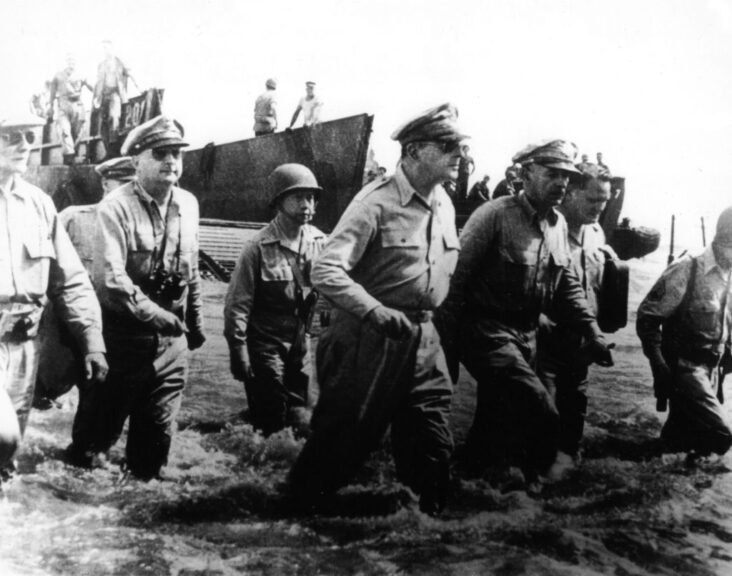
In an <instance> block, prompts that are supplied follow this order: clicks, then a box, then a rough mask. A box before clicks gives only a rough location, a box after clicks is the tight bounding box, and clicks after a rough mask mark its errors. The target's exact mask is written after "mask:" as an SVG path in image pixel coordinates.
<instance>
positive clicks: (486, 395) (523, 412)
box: [441, 140, 611, 488]
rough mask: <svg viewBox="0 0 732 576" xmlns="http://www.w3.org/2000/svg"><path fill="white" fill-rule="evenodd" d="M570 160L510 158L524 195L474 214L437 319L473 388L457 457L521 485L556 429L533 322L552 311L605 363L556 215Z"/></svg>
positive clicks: (556, 145) (567, 146) (538, 466)
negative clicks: (516, 476) (513, 474)
mask: <svg viewBox="0 0 732 576" xmlns="http://www.w3.org/2000/svg"><path fill="white" fill-rule="evenodd" d="M575 155H576V147H575V146H574V144H572V143H569V142H565V141H563V140H550V141H544V142H541V143H538V144H532V145H530V146H527V147H526V148H524V149H523V150H521V151H520V152H519V153H517V154H516V155H515V156H514V157H513V162H514V163H516V162H520V163H521V166H522V168H521V179H522V181H523V182H524V191H523V192H522V193H521V194H519V195H518V196H507V197H504V198H500V199H499V200H494V201H492V202H488V203H486V204H484V205H483V206H481V207H480V208H478V210H476V211H475V212H473V215H472V216H471V217H470V219H469V220H468V222H467V224H466V225H465V228H464V230H463V235H462V237H461V252H460V260H459V262H458V266H457V269H456V271H455V276H454V277H453V279H452V284H451V288H450V296H449V297H448V301H447V302H446V305H445V308H444V309H443V311H441V312H442V313H444V317H445V319H446V320H445V322H444V325H445V326H446V334H448V338H451V337H455V336H454V335H455V334H457V333H458V330H459V334H460V336H461V340H460V342H461V344H460V349H461V350H462V351H463V354H462V359H463V363H464V364H465V367H466V368H467V369H468V371H469V372H470V373H471V374H472V375H473V376H474V377H475V379H476V380H477V381H478V398H477V402H478V405H477V409H476V413H475V421H474V423H473V427H472V429H471V431H470V435H469V438H468V444H467V446H468V447H467V449H466V456H467V457H469V458H471V459H472V460H473V463H474V464H476V463H483V462H488V463H490V464H492V465H493V466H495V468H494V470H495V471H498V472H503V471H505V470H507V469H508V468H510V467H518V468H519V469H520V470H521V471H522V472H523V476H524V480H525V481H526V482H527V483H528V484H529V485H531V484H534V483H535V482H536V481H537V480H539V475H541V474H544V473H546V471H547V470H548V468H549V467H550V466H551V464H552V463H553V462H554V459H555V456H556V451H557V437H558V431H559V415H558V413H557V409H556V406H555V404H554V400H553V399H552V397H551V394H550V393H549V391H548V390H547V389H546V387H545V386H544V384H543V383H542V382H541V380H540V379H539V377H538V376H537V375H536V373H535V371H534V367H533V365H534V355H535V336H536V327H537V323H538V320H539V314H540V313H541V312H542V311H544V310H545V309H546V308H547V307H548V305H549V304H552V305H554V306H555V307H556V309H557V311H558V314H559V315H560V316H561V317H562V318H566V321H567V322H570V323H571V324H572V325H575V326H577V328H578V329H579V330H580V332H581V333H582V334H583V336H585V337H586V338H587V340H588V355H589V356H591V357H593V358H595V359H597V360H599V361H602V362H603V363H609V362H611V357H610V352H609V350H608V348H607V346H606V345H605V344H604V341H603V339H602V335H601V333H600V329H599V327H598V326H597V322H596V321H595V318H594V316H593V314H592V312H591V311H590V309H589V308H588V306H587V301H586V300H585V297H584V293H583V290H582V286H581V285H580V283H579V281H578V279H577V276H576V275H575V274H574V272H573V271H572V270H571V268H570V260H569V246H568V244H567V225H566V222H565V221H564V217H563V216H562V215H561V214H560V213H558V212H557V211H556V206H557V205H558V204H559V203H560V202H561V201H562V199H563V198H564V193H565V191H566V188H567V184H568V182H569V176H570V174H575V173H577V170H576V169H575V167H574V163H573V162H574V158H575ZM534 487H535V488H538V487H539V485H538V484H537V485H534Z"/></svg>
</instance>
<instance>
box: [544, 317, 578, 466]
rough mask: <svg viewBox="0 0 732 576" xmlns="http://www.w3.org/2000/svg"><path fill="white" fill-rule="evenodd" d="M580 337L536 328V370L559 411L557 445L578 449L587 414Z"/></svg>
mask: <svg viewBox="0 0 732 576" xmlns="http://www.w3.org/2000/svg"><path fill="white" fill-rule="evenodd" d="M581 343H582V340H581V337H580V336H579V335H578V334H576V333H573V332H572V331H570V330H565V329H562V328H558V327H557V328H554V329H551V330H550V329H541V328H540V329H539V333H538V338H537V369H536V372H537V374H538V376H539V378H540V379H541V381H542V382H543V383H544V386H546V388H547V389H548V390H549V392H550V394H551V395H552V397H553V398H554V402H555V404H556V407H557V411H558V412H559V444H558V448H559V450H561V451H562V452H564V453H565V454H569V455H571V456H576V455H577V454H578V452H579V447H580V442H581V440H582V434H583V432H584V426H585V417H586V415H587V388H588V378H587V366H585V365H583V364H581V363H579V362H578V361H577V360H578V354H579V350H580V346H581Z"/></svg>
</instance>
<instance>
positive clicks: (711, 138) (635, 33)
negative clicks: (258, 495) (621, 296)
mask: <svg viewBox="0 0 732 576" xmlns="http://www.w3.org/2000/svg"><path fill="white" fill-rule="evenodd" d="M108 21H110V22H108ZM5 24H6V25H5V32H4V34H3V37H2V39H1V40H0V45H2V46H3V48H4V53H5V54H6V55H7V54H22V56H16V57H14V58H7V57H6V58H5V59H4V61H3V62H2V63H0V70H2V73H3V78H5V79H6V84H9V85H8V86H6V87H5V89H4V90H3V94H2V96H0V113H4V112H6V111H8V110H12V109H13V108H15V109H17V108H18V107H19V106H26V105H27V104H26V102H27V100H28V98H29V97H30V95H31V94H32V93H33V92H35V91H38V90H39V89H40V88H41V87H42V85H43V82H44V81H45V80H47V79H50V78H51V77H52V76H53V75H54V74H55V72H56V71H58V70H60V69H61V68H62V67H63V65H64V60H65V55H66V53H69V52H70V53H73V54H75V56H76V59H77V62H78V64H77V68H78V69H79V71H80V72H83V73H84V75H86V76H87V77H88V78H89V80H90V81H91V82H92V83H93V82H94V76H95V71H96V64H97V63H98V62H99V60H100V59H101V57H102V50H101V45H100V44H101V41H102V40H103V39H106V38H108V39H111V40H112V41H113V43H114V46H115V51H116V52H117V54H118V55H119V56H120V57H121V58H122V59H123V60H124V61H125V63H126V64H127V65H128V66H130V68H131V69H132V71H133V74H134V76H135V78H136V80H137V82H138V84H139V85H140V87H141V88H143V89H144V88H148V87H159V88H164V89H165V110H166V113H168V114H171V115H172V116H174V117H176V118H178V119H179V120H180V121H181V122H182V123H183V125H184V126H185V128H186V136H187V138H188V140H189V141H190V142H191V144H192V145H194V146H196V147H198V146H202V145H204V144H205V143H207V142H210V141H214V142H216V143H224V142H227V141H233V140H241V139H243V138H249V137H251V136H252V135H253V134H252V123H253V121H252V110H253V106H254V99H255V98H256V96H257V95H258V94H259V93H260V92H262V91H263V89H264V81H265V80H266V79H267V78H268V77H275V78H277V80H278V84H279V86H278V100H279V116H280V129H282V128H284V127H285V126H286V125H288V124H289V120H290V117H291V115H292V112H293V111H294V109H295V106H296V104H297V100H298V99H299V98H300V96H301V95H302V94H303V93H304V82H305V81H306V80H315V81H317V83H318V89H317V90H318V94H319V96H320V97H321V98H322V99H323V101H324V102H325V106H324V109H323V119H324V120H329V119H335V118H339V117H343V116H350V115H353V114H360V113H369V114H373V115H374V132H373V134H372V141H371V142H372V147H373V149H374V150H375V153H376V159H377V160H378V162H379V163H380V164H382V165H384V166H386V167H387V168H388V169H389V170H391V169H392V168H393V166H394V164H395V163H396V160H397V157H398V146H397V145H396V144H395V143H393V142H392V141H391V140H389V134H390V133H391V131H392V130H393V129H394V128H395V127H396V126H397V125H399V124H401V123H402V122H403V121H404V120H405V119H406V118H408V117H410V116H412V115H414V114H415V113H417V112H419V111H421V110H423V109H425V108H428V107H430V106H433V105H436V104H438V103H441V102H444V101H451V102H453V103H455V104H456V105H457V106H458V108H459V110H460V120H461V122H462V124H463V126H464V129H465V130H466V131H467V132H468V133H470V134H471V135H472V136H473V140H472V143H471V149H472V153H473V155H474V158H475V160H476V173H475V175H474V177H473V178H479V177H481V176H482V175H483V174H484V173H487V174H489V175H490V176H491V187H493V186H495V185H496V184H497V182H498V181H499V180H500V179H501V178H502V174H503V170H504V169H505V167H506V166H507V165H508V163H509V162H510V158H511V156H512V155H513V153H514V152H516V151H517V150H518V149H520V148H521V147H523V146H524V145H525V144H527V143H528V142H530V141H533V140H538V139H542V138H547V137H561V138H566V139H569V140H572V141H574V142H576V143H577V145H578V146H579V147H580V150H581V152H584V153H587V154H589V155H590V159H591V160H592V159H594V156H595V153H596V152H597V151H602V152H603V154H604V157H605V160H606V162H607V163H608V164H609V165H610V167H611V169H612V170H613V172H614V173H615V174H617V175H622V176H625V177H626V182H627V190H628V192H627V196H626V204H625V209H624V215H625V216H629V217H630V218H631V219H632V220H633V221H634V222H635V223H636V224H641V225H648V226H654V227H656V228H659V229H661V231H662V233H663V234H664V240H665V241H667V234H668V228H669V222H670V217H671V214H672V213H674V214H676V230H677V235H678V238H677V242H678V243H679V244H688V245H694V244H698V245H699V246H701V233H700V231H699V227H700V225H699V222H700V218H701V217H704V218H705V221H706V228H707V239H711V236H712V235H713V230H714V224H715V222H716V217H717V214H718V213H719V212H720V211H721V210H722V209H723V208H724V207H726V206H727V205H728V204H732V194H731V193H730V192H731V191H730V183H732V161H730V160H731V159H732V106H731V105H730V103H731V102H732V0H700V1H696V2H694V1H691V0H636V1H630V0H619V1H617V2H613V3H609V2H603V1H599V0H554V1H553V2H551V3H549V2H544V1H541V0H494V1H490V2H479V1H468V0H453V1H452V2H448V1H438V0H421V1H419V0H405V1H400V2H398V3H395V2H387V1H386V0H353V1H346V0H340V1H337V0H313V1H310V2H294V1H290V0H274V1H270V2H267V3H264V4H263V3H254V2H243V1H235V0H178V1H177V2H174V1H169V0H165V1H154V0H151V1H149V2H142V1H139V0H130V1H128V2H124V3H120V2H111V1H110V0H95V1H92V0H73V1H69V0H66V1H62V0H38V1H36V2H33V3H32V4H24V5H17V6H14V7H13V11H12V13H11V14H9V15H7V17H6V22H5Z"/></svg>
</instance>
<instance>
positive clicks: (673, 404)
mask: <svg viewBox="0 0 732 576" xmlns="http://www.w3.org/2000/svg"><path fill="white" fill-rule="evenodd" d="M672 370H673V386H672V390H671V394H670V397H669V416H668V419H667V420H666V424H665V425H664V427H663V430H662V431H661V437H662V438H663V439H664V441H666V442H667V443H668V444H669V445H670V446H671V447H672V448H674V449H678V450H681V451H695V452H698V453H700V454H709V453H712V452H714V453H716V454H724V453H725V452H727V451H728V450H729V449H730V446H732V430H730V426H729V424H728V423H727V421H726V417H725V415H724V411H723V409H722V405H721V404H720V403H719V400H718V399H717V386H718V377H717V374H718V372H717V368H716V367H713V368H710V367H708V366H705V365H701V364H696V363H693V362H689V361H687V360H684V359H678V361H676V362H675V364H674V366H673V367H672Z"/></svg>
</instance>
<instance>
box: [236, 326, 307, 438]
mask: <svg viewBox="0 0 732 576" xmlns="http://www.w3.org/2000/svg"><path fill="white" fill-rule="evenodd" d="M248 346H249V357H250V359H251V362H252V370H253V372H254V379H253V380H252V381H251V382H249V383H247V385H246V393H247V401H248V402H249V413H250V416H251V419H252V423H253V425H254V427H255V428H257V429H260V430H262V432H263V433H264V434H266V435H269V434H272V433H274V432H277V431H278V430H282V429H283V428H284V427H285V426H286V425H287V423H288V413H289V411H290V410H291V409H293V408H304V407H305V406H306V405H307V400H308V383H309V380H310V378H309V374H308V358H307V346H306V343H305V342H302V346H300V347H299V349H298V350H295V353H293V352H292V345H291V344H289V343H287V344H286V343H284V342H276V343H275V342H259V341H257V340H255V339H250V341H249V343H248Z"/></svg>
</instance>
